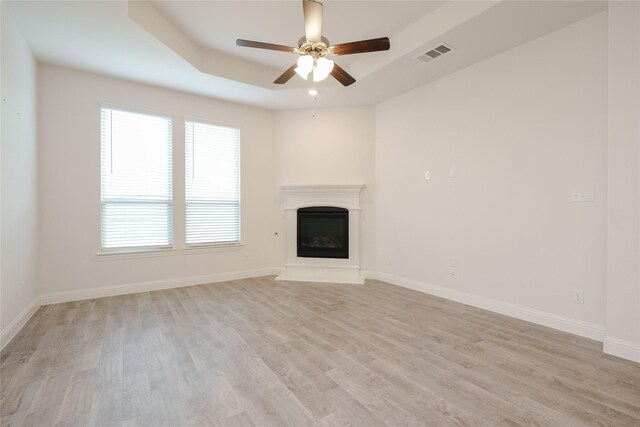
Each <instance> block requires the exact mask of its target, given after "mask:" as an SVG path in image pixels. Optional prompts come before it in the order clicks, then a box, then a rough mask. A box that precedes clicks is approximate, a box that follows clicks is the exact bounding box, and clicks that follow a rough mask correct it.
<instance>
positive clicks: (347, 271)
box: [276, 185, 364, 284]
mask: <svg viewBox="0 0 640 427" xmlns="http://www.w3.org/2000/svg"><path fill="white" fill-rule="evenodd" d="M363 187H364V185H283V186H282V191H283V192H284V194H285V198H286V201H285V208H284V210H285V240H286V244H285V246H286V261H285V266H284V269H283V273H282V274H281V275H280V276H278V277H276V279H278V280H293V281H308V282H330V283H357V284H362V283H364V279H363V277H362V274H361V272H360V192H361V191H362V188H363ZM311 206H334V207H339V208H344V209H347V210H348V211H349V258H347V259H334V258H302V257H298V256H297V242H296V239H297V221H298V214H297V210H298V209H299V208H305V207H311Z"/></svg>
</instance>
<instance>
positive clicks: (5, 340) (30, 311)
mask: <svg viewBox="0 0 640 427" xmlns="http://www.w3.org/2000/svg"><path fill="white" fill-rule="evenodd" d="M39 308H40V297H39V296H38V297H35V298H34V299H33V301H31V302H30V303H29V305H28V306H26V307H25V308H24V310H22V312H21V313H20V314H18V316H17V317H16V318H15V319H13V321H12V322H11V323H9V324H8V325H7V327H6V328H4V329H3V330H2V333H1V334H0V349H3V348H4V346H5V345H7V344H9V342H11V340H12V339H13V337H15V336H16V334H17V333H18V332H20V329H22V328H23V327H24V325H26V324H27V322H28V321H29V319H31V316H33V315H34V314H35V313H36V311H38V309H39Z"/></svg>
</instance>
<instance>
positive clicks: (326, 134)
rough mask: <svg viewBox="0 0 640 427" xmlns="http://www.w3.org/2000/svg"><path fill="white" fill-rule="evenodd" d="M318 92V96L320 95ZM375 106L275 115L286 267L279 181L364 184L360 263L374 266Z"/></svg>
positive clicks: (366, 267) (278, 213) (368, 267)
mask: <svg viewBox="0 0 640 427" xmlns="http://www.w3.org/2000/svg"><path fill="white" fill-rule="evenodd" d="M320 96H322V95H320ZM374 129H375V122H374V110H373V108H372V107H361V108H332V109H320V110H317V111H316V113H315V117H314V116H313V111H312V110H296V111H279V112H276V113H275V133H274V135H275V138H274V168H275V171H274V175H275V192H276V198H277V200H278V204H277V207H276V209H277V210H276V216H277V218H278V220H279V229H280V230H281V232H280V233H279V234H280V237H281V238H280V239H279V240H280V250H279V254H280V257H281V258H280V262H279V264H278V265H284V259H285V257H284V197H283V194H282V191H281V186H282V185H305V184H306V185H313V184H364V186H365V187H364V189H363V190H362V194H361V196H360V204H361V207H362V212H361V248H362V250H361V252H362V253H361V264H360V266H361V267H362V269H364V270H371V269H373V268H374V267H375V258H374V257H375V251H374V248H375V209H374V193H375V175H374V164H375V162H374V142H375V141H374Z"/></svg>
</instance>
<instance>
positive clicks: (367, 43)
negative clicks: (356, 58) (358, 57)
mask: <svg viewBox="0 0 640 427" xmlns="http://www.w3.org/2000/svg"><path fill="white" fill-rule="evenodd" d="M390 46H391V44H390V43H389V37H380V38H378V39H369V40H360V41H357V42H351V43H340V44H337V45H334V46H331V51H332V53H333V54H334V55H351V54H354V53H366V52H378V51H381V50H389V47H390Z"/></svg>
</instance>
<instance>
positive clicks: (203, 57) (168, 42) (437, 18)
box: [3, 0, 607, 109]
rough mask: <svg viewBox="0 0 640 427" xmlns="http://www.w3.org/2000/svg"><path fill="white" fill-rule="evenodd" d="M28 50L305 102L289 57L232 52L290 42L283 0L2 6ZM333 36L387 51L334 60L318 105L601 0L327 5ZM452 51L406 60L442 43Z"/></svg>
mask: <svg viewBox="0 0 640 427" xmlns="http://www.w3.org/2000/svg"><path fill="white" fill-rule="evenodd" d="M3 3H5V4H7V7H8V9H9V12H10V15H11V17H12V18H13V19H14V21H15V22H16V24H17V25H18V27H19V28H20V30H21V31H22V33H23V34H24V36H25V38H26V40H27V42H28V43H29V45H30V46H31V48H32V50H33V52H34V55H35V56H36V58H37V59H38V60H39V61H41V62H46V63H52V64H57V65H63V66H68V67H73V68H78V69H81V70H86V71H91V72H96V73H100V74H105V75H110V76H114V77H119V78H124V79H129V80H133V81H138V82H143V83H148V84H153V85H158V86H162V87H167V88H171V89H177V90H182V91H187V92H191V93H196V94H201V95H205V96H212V97H216V98H221V99H226V100H230V101H236V102H241V103H245V104H250V105H256V106H260V107H266V108H274V109H288V108H310V107H313V106H314V101H313V100H312V99H311V98H310V96H309V95H307V94H306V90H307V89H308V88H309V86H310V84H309V83H308V82H305V81H304V80H302V79H301V78H299V77H298V76H294V78H293V79H291V81H289V83H287V84H286V85H283V86H279V85H274V84H272V81H273V80H274V79H275V78H276V77H277V76H278V75H279V74H280V73H282V71H284V69H286V68H288V67H289V66H290V65H291V64H292V63H293V62H295V59H296V56H295V55H294V54H289V53H283V52H276V51H263V50H259V49H249V48H242V47H237V46H236V45H235V39H236V38H244V39H250V40H258V41H266V42H271V43H277V44H286V45H293V46H295V45H296V42H297V40H298V39H299V38H300V37H301V36H302V33H303V21H302V6H301V2H300V1H299V0H292V1H258V2H244V1H209V2H191V1H166V2H165V1H163V2H155V1H154V2H145V1H142V2H140V1H136V2H126V1H105V2H102V1H75V2H66V1H45V2H36V1H23V2H17V1H3ZM324 4H325V7H324V28H323V35H325V37H327V38H328V39H329V40H330V41H331V42H332V43H341V42H347V41H355V40H360V39H367V38H374V37H381V36H389V37H390V39H391V50H389V51H388V52H376V53H368V54H361V55H351V56H341V57H337V58H335V59H336V62H337V63H338V64H340V65H341V66H343V68H345V69H346V70H347V71H348V72H349V73H351V74H352V75H353V76H354V77H356V79H357V80H358V81H357V82H356V83H355V84H354V85H352V86H350V87H347V88H345V87H342V86H341V85H340V84H338V83H337V82H336V81H335V80H333V79H332V78H331V77H330V78H329V79H327V80H326V81H324V82H321V84H320V85H319V89H320V92H321V93H320V96H319V97H318V101H317V106H318V107H329V106H348V105H367V104H373V103H377V102H380V101H382V100H384V99H388V98H390V97H393V96H396V95H398V94H400V93H402V92H405V91H407V90H410V89H412V88H414V87H417V86H419V85H422V84H425V83H427V82H429V81H432V80H434V79H437V78H439V77H442V76H444V75H446V74H450V73H452V72H455V71H457V70H459V69H461V68H464V67H466V66H469V65H471V64H473V63H476V62H478V61H481V60H483V59H486V58H489V57H491V56H493V55H496V54H498V53H501V52H503V51H506V50H508V49H511V48H513V47H515V46H518V45H520V44H522V43H525V42H527V41H529V40H532V39H534V38H537V37H540V36H542V35H544V34H546V33H549V32H551V31H554V30H556V29H559V28H562V27H563V26H566V25H569V24H571V23H573V22H576V21H578V20H581V19H584V18H586V17H588V16H591V15H593V14H595V13H598V12H600V11H603V10H605V9H606V7H607V6H606V5H607V3H606V1H590V0H586V1H562V0H560V1H508V0H503V1H499V0H496V1H325V2H324ZM443 42H444V43H447V44H449V45H451V46H453V47H454V48H455V50H454V51H453V52H451V53H449V54H447V56H446V57H443V58H440V59H438V60H437V61H433V62H430V63H426V64H425V63H422V62H419V61H416V60H415V57H416V56H418V55H419V54H421V53H423V52H425V51H426V50H429V49H430V48H432V47H434V46H436V45H437V44H440V43H443Z"/></svg>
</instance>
